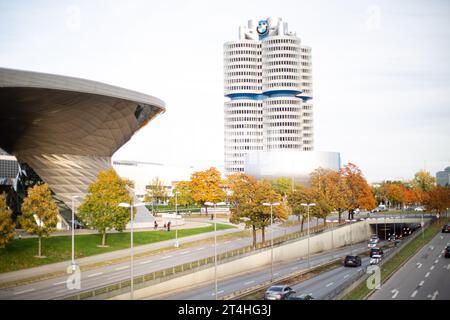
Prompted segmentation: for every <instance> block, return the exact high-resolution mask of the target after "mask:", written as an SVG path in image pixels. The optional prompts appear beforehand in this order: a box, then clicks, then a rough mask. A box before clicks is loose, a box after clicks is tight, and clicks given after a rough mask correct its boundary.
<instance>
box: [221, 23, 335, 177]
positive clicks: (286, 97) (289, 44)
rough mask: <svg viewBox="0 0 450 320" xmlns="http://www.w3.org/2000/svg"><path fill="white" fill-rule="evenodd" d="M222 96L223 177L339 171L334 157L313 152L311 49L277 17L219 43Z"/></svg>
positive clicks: (251, 24)
mask: <svg viewBox="0 0 450 320" xmlns="http://www.w3.org/2000/svg"><path fill="white" fill-rule="evenodd" d="M224 94H225V97H226V98H227V101H226V102H225V105H224V118H225V121H224V125H225V128H224V139H225V141H224V149H225V150H224V156H225V157H224V159H225V174H226V175H229V174H232V173H234V172H245V173H247V174H250V175H254V176H256V177H257V178H274V177H278V176H280V175H282V176H289V177H293V178H298V179H304V178H305V177H306V176H307V175H308V174H309V172H311V171H313V170H314V169H315V168H318V167H323V168H329V169H333V170H338V169H339V167H340V156H339V153H337V152H315V151H314V124H313V103H312V98H313V89H312V53H311V47H309V46H306V45H304V44H303V43H302V42H301V39H300V38H299V37H297V35H296V33H295V32H292V31H288V25H287V23H286V22H284V21H282V19H281V18H275V17H271V18H267V19H266V20H260V21H255V20H250V21H248V25H246V26H245V25H244V26H241V27H240V28H239V39H238V40H235V41H229V42H226V43H225V44H224ZM281 160H283V161H281ZM286 166H288V167H286ZM305 174H306V176H305Z"/></svg>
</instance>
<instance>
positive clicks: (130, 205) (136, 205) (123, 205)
mask: <svg viewBox="0 0 450 320" xmlns="http://www.w3.org/2000/svg"><path fill="white" fill-rule="evenodd" d="M142 206H145V203H143V202H141V203H136V204H130V203H126V202H121V203H119V207H122V208H130V227H131V240H130V249H131V250H130V270H131V271H130V272H131V274H130V277H131V291H130V299H131V300H133V284H134V279H133V278H134V270H133V259H134V246H133V242H134V241H133V231H134V229H133V220H134V217H133V208H136V207H142Z"/></svg>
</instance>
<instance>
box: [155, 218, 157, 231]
mask: <svg viewBox="0 0 450 320" xmlns="http://www.w3.org/2000/svg"><path fill="white" fill-rule="evenodd" d="M156 229H158V222H156V220H155V230H156Z"/></svg>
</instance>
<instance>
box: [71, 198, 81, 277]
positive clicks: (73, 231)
mask: <svg viewBox="0 0 450 320" xmlns="http://www.w3.org/2000/svg"><path fill="white" fill-rule="evenodd" d="M79 197H80V196H72V270H75V266H76V264H75V199H77V198H79Z"/></svg>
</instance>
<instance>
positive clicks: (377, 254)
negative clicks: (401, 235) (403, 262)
mask: <svg viewBox="0 0 450 320" xmlns="http://www.w3.org/2000/svg"><path fill="white" fill-rule="evenodd" d="M383 255H384V252H383V250H382V249H380V248H372V249H370V257H371V258H382V257H383Z"/></svg>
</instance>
